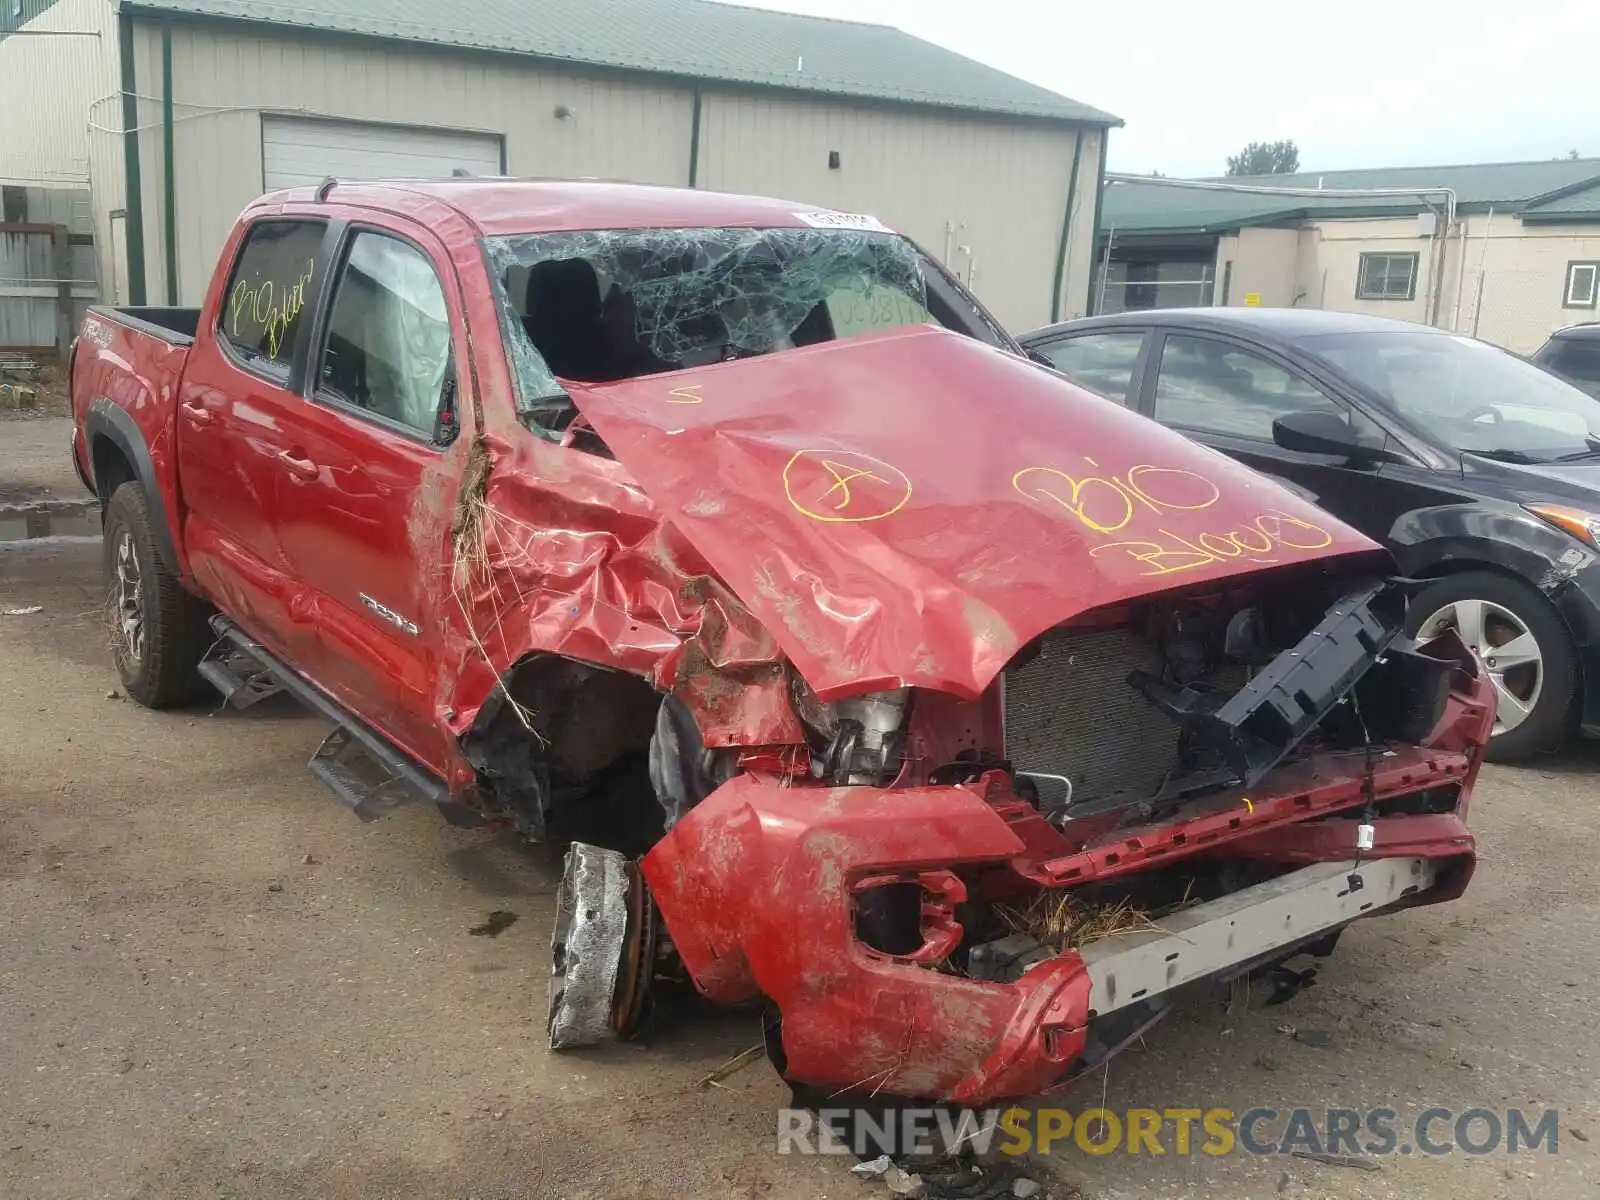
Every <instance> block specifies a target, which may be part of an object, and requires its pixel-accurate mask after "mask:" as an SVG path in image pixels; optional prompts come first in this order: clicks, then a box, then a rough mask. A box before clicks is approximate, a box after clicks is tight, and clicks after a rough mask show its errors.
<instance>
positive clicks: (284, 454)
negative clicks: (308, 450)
mask: <svg viewBox="0 0 1600 1200" xmlns="http://www.w3.org/2000/svg"><path fill="white" fill-rule="evenodd" d="M278 461H279V462H281V463H282V464H283V465H284V467H285V468H286V469H287V470H288V472H289V474H291V475H293V476H295V477H296V478H297V479H315V478H316V477H317V464H316V463H314V462H312V461H311V460H310V459H309V458H307V457H306V456H305V451H303V450H301V449H300V448H299V447H296V448H295V449H293V450H280V451H278Z"/></svg>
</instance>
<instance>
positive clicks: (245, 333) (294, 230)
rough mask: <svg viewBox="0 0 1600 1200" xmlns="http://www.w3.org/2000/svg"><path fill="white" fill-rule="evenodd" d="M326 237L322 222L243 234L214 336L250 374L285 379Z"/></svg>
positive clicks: (266, 224) (280, 224)
mask: <svg viewBox="0 0 1600 1200" xmlns="http://www.w3.org/2000/svg"><path fill="white" fill-rule="evenodd" d="M326 232H327V226H326V224H325V223H324V222H322V221H261V222H259V223H257V224H255V225H253V226H251V228H250V231H249V232H248V233H247V234H245V239H244V244H243V245H241V246H240V248H239V257H238V260H237V261H236V262H235V264H234V268H233V276H232V278H231V279H229V281H228V291H227V294H226V296H224V297H223V303H222V315H221V329H220V331H219V332H220V333H221V335H222V341H223V344H224V345H225V346H227V347H228V348H229V349H230V350H232V351H233V353H234V355H235V356H236V357H237V358H239V359H240V360H242V361H243V362H244V363H245V364H246V365H247V366H249V367H250V368H251V369H252V370H256V371H260V372H261V373H263V374H266V375H270V376H272V377H273V378H275V379H279V380H287V379H288V377H289V360H290V359H291V358H292V357H293V355H294V344H295V338H296V335H297V334H298V333H299V331H300V317H301V314H302V311H303V310H304V308H305V305H306V303H307V301H309V300H310V299H311V295H312V292H313V290H314V284H315V282H316V279H317V276H318V274H319V273H320V272H321V270H322V263H321V259H320V256H319V255H320V251H321V249H322V237H323V234H324V233H326Z"/></svg>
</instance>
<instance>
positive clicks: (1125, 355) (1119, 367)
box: [1038, 330, 1144, 404]
mask: <svg viewBox="0 0 1600 1200" xmlns="http://www.w3.org/2000/svg"><path fill="white" fill-rule="evenodd" d="M1143 345H1144V334H1143V333H1139V332H1136V331H1132V330H1124V331H1122V332H1106V333H1080V334H1077V335H1076V336H1074V337H1067V338H1062V339H1061V340H1060V341H1059V342H1051V343H1050V344H1049V345H1044V346H1040V347H1039V348H1038V349H1039V353H1040V354H1042V355H1044V357H1045V358H1047V359H1049V360H1050V364H1051V365H1052V366H1053V367H1055V369H1056V370H1058V371H1060V372H1061V373H1062V374H1063V375H1065V376H1066V377H1067V378H1068V379H1070V380H1072V382H1073V383H1075V384H1077V385H1078V386H1079V387H1085V388H1088V389H1089V390H1090V391H1091V392H1095V393H1097V394H1099V395H1101V396H1104V397H1105V398H1106V399H1107V400H1115V401H1116V402H1117V403H1118V404H1127V402H1128V389H1129V388H1130V387H1131V386H1132V384H1133V369H1134V366H1135V364H1137V363H1138V361H1139V349H1140V347H1141V346H1143Z"/></svg>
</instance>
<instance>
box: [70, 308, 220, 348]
mask: <svg viewBox="0 0 1600 1200" xmlns="http://www.w3.org/2000/svg"><path fill="white" fill-rule="evenodd" d="M89 311H90V312H92V313H97V314H99V315H100V316H102V317H106V318H109V319H110V320H113V321H117V322H119V323H121V324H123V325H128V326H131V327H132V328H134V329H137V330H139V331H140V332H141V333H148V334H151V335H152V336H154V337H158V338H160V339H161V340H162V341H166V342H172V343H173V344H174V345H178V346H187V345H189V344H190V343H191V342H193V341H194V333H195V330H196V329H198V328H199V327H200V310H199V309H198V308H160V307H156V306H154V305H137V306H128V307H121V308H119V307H117V306H115V305H110V304H95V305H91V306H90V308H89Z"/></svg>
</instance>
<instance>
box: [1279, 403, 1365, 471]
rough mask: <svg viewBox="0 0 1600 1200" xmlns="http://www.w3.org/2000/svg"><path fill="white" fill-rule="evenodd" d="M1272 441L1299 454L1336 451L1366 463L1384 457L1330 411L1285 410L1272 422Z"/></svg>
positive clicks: (1344, 456) (1342, 455)
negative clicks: (1288, 411) (1291, 411)
mask: <svg viewBox="0 0 1600 1200" xmlns="http://www.w3.org/2000/svg"><path fill="white" fill-rule="evenodd" d="M1272 440H1273V441H1274V442H1275V443H1277V444H1278V445H1279V446H1282V447H1283V448H1284V449H1285V450H1296V451H1299V452H1300V453H1302V454H1336V455H1339V456H1341V457H1343V458H1348V459H1361V460H1365V461H1367V462H1372V461H1376V460H1379V459H1382V458H1385V457H1387V456H1386V455H1385V454H1384V452H1383V450H1382V449H1381V448H1379V447H1377V446H1373V445H1370V444H1369V443H1367V442H1364V441H1362V440H1361V438H1360V437H1358V436H1357V435H1356V431H1355V430H1354V429H1351V428H1350V425H1349V423H1348V422H1346V421H1345V420H1344V419H1343V418H1341V417H1339V416H1337V415H1335V414H1334V413H1331V412H1297V413H1285V414H1284V415H1283V416H1281V417H1278V418H1277V419H1276V420H1274V421H1273V422H1272Z"/></svg>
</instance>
